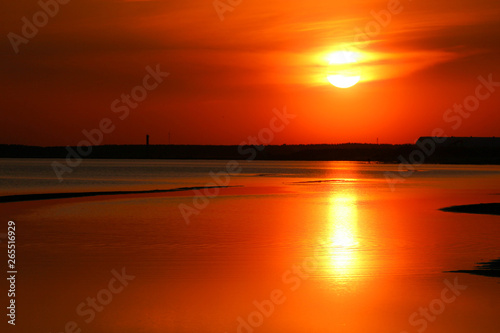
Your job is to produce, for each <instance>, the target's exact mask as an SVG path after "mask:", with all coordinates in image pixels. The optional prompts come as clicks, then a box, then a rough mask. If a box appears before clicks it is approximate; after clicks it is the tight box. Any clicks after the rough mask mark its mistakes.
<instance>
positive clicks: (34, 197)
mask: <svg viewBox="0 0 500 333" xmlns="http://www.w3.org/2000/svg"><path fill="white" fill-rule="evenodd" d="M228 187H240V186H238V185H235V186H198V187H180V188H173V189H167V190H146V191H102V192H69V193H38V194H16V195H6V196H0V203H7V202H22V201H38V200H53V199H69V198H81V197H94V196H101V195H127V194H154V193H166V192H180V191H193V190H203V189H213V188H228Z"/></svg>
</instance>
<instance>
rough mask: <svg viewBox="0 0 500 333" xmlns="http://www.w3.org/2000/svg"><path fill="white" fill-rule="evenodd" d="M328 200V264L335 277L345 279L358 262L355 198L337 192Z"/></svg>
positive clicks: (354, 269) (352, 195) (352, 272)
mask: <svg viewBox="0 0 500 333" xmlns="http://www.w3.org/2000/svg"><path fill="white" fill-rule="evenodd" d="M330 202H331V204H330V216H329V218H330V223H331V231H330V238H329V245H328V246H329V249H328V250H329V251H328V256H329V258H330V262H329V266H330V271H331V273H333V274H334V275H335V277H337V278H343V279H345V278H349V277H350V276H352V275H353V274H354V273H355V271H356V269H357V268H358V263H359V254H358V252H357V248H358V245H359V241H358V211H357V198H356V196H355V195H354V194H339V195H335V196H332V197H331V198H330Z"/></svg>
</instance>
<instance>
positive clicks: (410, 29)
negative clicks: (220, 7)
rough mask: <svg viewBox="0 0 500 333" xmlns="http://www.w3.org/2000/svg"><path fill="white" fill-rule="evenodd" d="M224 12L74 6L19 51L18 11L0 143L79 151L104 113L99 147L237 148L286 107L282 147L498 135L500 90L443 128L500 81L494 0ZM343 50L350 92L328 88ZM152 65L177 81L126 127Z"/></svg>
mask: <svg viewBox="0 0 500 333" xmlns="http://www.w3.org/2000/svg"><path fill="white" fill-rule="evenodd" d="M45 1H47V2H51V1H55V0H45ZM60 1H63V0H60ZM394 1H396V0H394ZM221 2H222V3H226V4H229V3H233V4H237V5H236V6H232V11H226V12H225V13H223V14H222V15H223V18H224V20H223V21H221V20H220V18H219V15H218V13H217V12H216V10H215V8H214V6H213V3H212V1H211V0H203V1H201V0H184V1H147V0H145V1H133V0H132V1H119V0H99V1H98V0H92V1H89V0H80V1H70V2H68V3H67V4H64V5H62V4H60V5H59V11H58V13H57V14H55V15H54V17H53V18H50V19H49V21H48V24H47V25H45V26H41V27H40V28H39V32H38V34H37V35H36V36H34V37H33V38H31V39H29V41H28V42H27V43H25V44H19V45H18V50H19V52H18V53H17V54H16V53H15V51H14V47H13V46H12V44H11V42H10V41H9V38H8V37H7V36H8V34H9V33H10V32H13V33H15V34H18V35H21V33H22V32H21V28H22V26H23V22H22V21H21V18H22V17H23V16H26V17H27V18H28V19H29V20H30V21H31V20H32V17H33V14H35V13H36V12H37V11H39V10H40V6H39V4H38V3H37V1H34V0H29V1H17V2H13V3H9V4H8V5H7V7H8V8H7V9H6V10H3V11H2V13H1V14H0V16H1V18H0V19H1V21H2V23H3V24H2V27H1V28H0V29H1V32H2V34H3V35H4V36H5V37H4V38H3V41H2V44H1V52H0V57H1V65H0V66H1V67H0V68H1V75H0V85H1V91H2V93H1V96H2V98H1V100H0V105H1V106H0V107H1V110H2V122H1V125H0V126H1V131H0V143H10V144H32V145H76V144H77V143H78V142H79V141H81V140H83V139H84V136H83V134H82V130H85V129H86V130H91V129H93V128H97V127H98V126H99V122H100V121H101V119H103V118H109V119H111V121H112V122H113V124H114V125H115V130H114V131H112V132H111V133H107V134H104V136H103V137H104V140H103V143H105V144H139V143H143V142H144V137H145V135H146V134H149V135H150V137H151V139H150V141H151V143H152V144H163V143H168V132H169V131H170V132H171V137H172V143H177V144H239V143H240V142H242V141H243V140H245V139H246V138H247V137H248V136H249V135H256V134H257V133H258V132H259V131H260V130H261V129H262V128H265V127H268V125H269V120H270V119H271V118H272V117H273V113H272V110H273V108H279V109H281V108H283V106H286V107H287V110H288V112H289V113H292V114H294V115H297V117H296V118H295V119H293V120H292V121H291V123H290V124H289V125H288V126H287V127H286V128H285V130H283V131H282V132H280V133H277V134H276V135H275V139H274V141H273V142H272V144H282V143H288V144H293V143H339V142H375V141H376V139H377V137H378V138H379V140H380V142H387V143H407V142H414V141H415V139H416V138H417V137H419V136H422V135H431V133H432V131H433V129H435V128H438V127H439V128H442V129H443V130H444V132H445V133H446V134H447V135H450V136H452V135H453V136H471V135H472V136H500V131H499V129H498V125H499V124H500V87H498V91H496V92H492V93H491V94H490V96H489V97H488V98H486V99H485V100H481V101H480V105H479V108H478V109H477V110H476V111H474V112H472V113H471V114H470V116H469V117H468V118H464V117H462V116H460V117H461V118H462V120H463V121H462V122H461V124H460V125H459V126H452V125H456V124H457V123H456V122H451V121H448V122H446V121H445V120H443V115H444V114H445V112H446V110H447V109H448V108H451V107H453V105H454V104H455V103H459V104H460V103H463V102H464V99H465V98H466V97H468V96H469V95H474V94H475V90H476V87H477V86H478V84H479V83H480V82H479V80H478V77H479V76H483V77H484V78H488V75H490V74H491V75H492V78H493V81H499V82H500V62H499V55H500V44H499V43H498V41H499V40H500V3H498V2H496V1H490V0H473V1H472V0H462V1H459V0H454V1H439V0H435V1H424V0H413V1H408V0H404V1H401V2H400V3H398V2H397V1H396V2H393V1H389V2H388V1H379V0H367V1H358V0H353V1H332V0H316V1H290V0H288V1H283V0H276V1H264V0H251V1H250V0H243V1H241V2H240V3H239V4H238V2H239V1H238V0H221ZM388 3H390V4H389V5H388ZM388 6H389V8H390V9H392V10H394V12H396V13H393V14H391V17H390V20H389V19H388V18H387V17H386V16H385V17H384V16H383V15H382V16H383V17H382V18H383V19H385V20H386V21H384V22H383V23H384V25H385V26H382V24H380V23H375V22H376V21H374V17H373V15H372V13H373V12H375V13H380V11H387V10H388ZM377 24H378V27H379V29H378V31H376V30H372V31H371V33H370V36H367V35H363V36H364V37H361V38H360V35H359V34H358V31H360V30H361V31H363V30H365V29H366V28H367V27H368V28H370V27H371V28H373V29H375V28H376V27H377ZM359 40H361V41H363V43H356V41H359ZM343 47H348V48H351V49H356V50H358V51H360V53H361V55H362V57H361V58H360V61H359V63H358V66H359V67H358V69H359V70H360V73H361V82H359V83H358V84H357V85H355V86H353V87H352V88H348V89H339V88H336V87H334V86H332V85H331V84H330V83H329V82H328V81H327V79H326V72H327V70H328V60H327V57H328V54H330V53H332V52H334V51H336V50H340V49H342V48H343ZM157 64H159V65H160V68H161V70H162V71H164V72H168V73H169V76H168V77H166V78H164V81H163V82H162V83H161V84H159V85H158V87H157V88H156V89H153V90H151V91H149V92H148V95H147V97H146V98H145V100H144V101H142V102H140V103H139V105H138V106H137V107H136V108H135V109H131V110H130V114H129V116H128V117H126V118H125V119H123V120H121V119H120V118H119V113H114V112H113V111H112V108H111V104H112V102H113V101H114V100H116V99H117V98H120V96H121V94H130V92H131V90H132V89H133V88H134V87H135V86H137V85H142V82H143V78H144V76H145V75H146V74H147V71H146V69H145V68H146V66H150V67H152V68H154V67H155V66H156V65H157ZM484 89H485V88H484ZM485 91H486V90H485ZM457 115H458V114H457V113H450V114H449V115H448V116H450V117H451V116H455V117H456V116H457ZM453 127H456V128H453Z"/></svg>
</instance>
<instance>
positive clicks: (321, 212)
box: [0, 159, 500, 333]
mask: <svg viewBox="0 0 500 333" xmlns="http://www.w3.org/2000/svg"><path fill="white" fill-rule="evenodd" d="M51 162H52V161H51V160H17V159H5V160H0V170H1V172H2V173H1V175H0V191H1V195H9V194H21V193H46V192H84V191H101V190H102V191H107V190H130V189H133V190H151V189H171V188H179V187H190V186H204V185H207V184H208V185H213V184H210V183H213V178H212V177H211V176H210V173H211V172H213V173H218V172H221V171H224V170H225V167H226V162H225V161H127V160H124V161H116V160H114V161H108V160H100V161H85V162H84V163H83V164H82V165H81V166H79V167H78V168H76V169H75V170H74V172H73V173H71V174H70V175H69V176H67V177H66V179H65V180H64V181H63V182H61V183H60V182H58V181H57V179H56V178H55V175H54V173H53V171H52V169H51V167H50V163H51ZM239 163H240V165H241V166H242V167H243V170H242V172H241V173H240V174H238V175H234V176H231V177H230V179H229V181H230V185H239V187H234V188H226V189H219V190H217V191H216V192H218V193H216V194H217V195H216V196H215V197H213V198H210V199H207V200H208V201H207V202H203V201H202V199H201V198H199V197H198V198H197V199H196V200H198V201H196V203H197V204H198V206H195V205H194V202H193V200H194V199H195V198H196V196H195V195H196V194H195V193H194V192H192V191H185V192H172V193H163V194H154V195H123V196H106V197H104V196H103V197H90V198H78V199H61V200H47V201H33V202H20V203H9V204H1V205H0V207H1V208H2V209H1V210H0V217H1V219H0V220H1V221H3V222H2V223H3V225H4V227H2V229H5V230H6V229H7V221H8V220H14V221H16V222H17V229H16V232H17V246H18V247H17V260H18V271H19V273H18V281H17V288H18V293H17V304H18V316H17V325H16V328H15V330H16V331H17V332H53V333H55V332H64V331H65V325H67V323H68V322H72V321H73V322H75V323H76V324H75V325H77V326H78V328H79V329H81V330H82V332H95V333H101V332H102V333H104V332H120V333H128V332H151V333H153V332H155V333H156V332H158V333H159V332H221V333H224V332H228V333H229V332H241V333H243V332H244V333H250V332H263V333H264V332H283V333H285V332H287V333H288V332H290V333H292V332H346V333H347V332H349V333H352V332H360V333H361V332H363V333H366V332H375V333H378V332H380V333H382V332H384V333H387V332H394V333H401V332H407V333H413V332H424V331H425V332H450V333H451V332H453V333H456V332H458V333H462V332H464V333H465V332H467V333H469V332H492V333H493V332H495V333H497V332H499V331H500V322H499V321H498V320H497V318H498V314H499V313H500V284H499V282H500V279H494V278H487V277H480V276H473V275H467V274H456V273H445V271H448V270H455V269H470V268H473V267H474V264H475V263H477V262H479V261H488V260H492V259H496V258H498V257H500V242H499V238H500V217H498V216H488V215H484V216H482V215H472V214H454V213H445V212H441V211H439V210H438V209H439V208H442V207H447V206H451V205H459V204H472V203H481V202H499V201H500V196H499V193H500V167H498V166H435V165H430V166H421V167H419V168H418V172H416V173H415V174H413V175H412V176H411V177H409V178H407V179H406V180H405V181H404V182H403V183H401V184H398V185H396V187H395V188H394V190H391V188H390V187H389V186H388V184H387V182H386V179H385V173H386V172H387V171H395V170H397V168H398V166H397V165H385V164H366V163H356V162H257V161H254V162H251V163H250V162H246V161H242V162H239ZM212 191H214V190H212ZM200 202H201V203H200ZM179 207H184V208H186V207H190V208H191V209H193V211H194V209H196V214H192V215H190V217H189V222H190V223H189V224H187V223H186V220H185V219H184V218H183V215H182V214H181V210H180V208H179ZM1 232H6V231H3V230H1V229H0V233H1ZM1 246H2V251H5V250H6V249H5V242H3V243H2V244H1ZM123 268H124V269H125V271H126V274H128V275H131V276H135V278H134V279H133V280H130V281H127V282H126V284H128V285H126V286H125V287H124V288H120V291H119V292H118V291H116V288H117V286H118V284H116V285H112V287H111V288H112V289H113V286H114V289H113V290H115V291H116V292H114V293H111V292H109V291H107V290H109V289H110V284H109V283H110V281H111V279H113V277H114V275H113V274H112V273H111V271H112V270H113V269H115V270H116V271H122V269H123ZM455 279H457V281H455ZM446 280H448V281H449V282H451V283H452V284H453V283H454V281H455V282H456V283H458V284H459V285H463V286H466V287H467V289H465V290H460V291H456V294H453V292H452V291H448V292H446V291H445V290H444V289H446V288H449V287H448V284H447V283H448V282H446ZM5 288H7V285H6V284H5ZM2 294H4V292H2ZM110 295H111V299H110V298H109V296H110ZM443 295H445V296H443ZM452 296H453V297H452ZM96 297H97V302H98V304H97V305H96V308H94V309H92V307H91V306H90V305H89V304H90V303H88V302H89V298H90V301H91V299H92V298H96ZM443 297H445V298H443ZM443 299H446V300H447V301H446V302H444V301H443ZM273 300H274V303H273ZM99 302H100V303H99ZM5 304H6V303H5ZM82 304H83V305H82ZM271 304H272V305H271ZM429 306H430V307H431V308H430V310H429V312H428V314H427V316H426V315H425V314H423V312H419V311H420V310H419V309H423V310H425V309H427V308H429ZM259 309H260V310H259ZM91 313H93V315H91ZM262 313H263V314H262ZM3 316H5V315H3ZM86 320H87V321H88V322H86ZM71 325H72V324H70V326H71ZM67 331H68V332H69V331H71V330H67Z"/></svg>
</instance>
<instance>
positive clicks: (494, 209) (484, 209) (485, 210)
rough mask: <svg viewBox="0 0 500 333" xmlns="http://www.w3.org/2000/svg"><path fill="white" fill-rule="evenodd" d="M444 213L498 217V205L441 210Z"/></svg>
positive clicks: (479, 205)
mask: <svg viewBox="0 0 500 333" xmlns="http://www.w3.org/2000/svg"><path fill="white" fill-rule="evenodd" d="M440 210H442V211H444V212H453V213H468V214H487V215H500V203H480V204H473V205H462V206H451V207H446V208H441V209H440Z"/></svg>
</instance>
